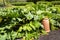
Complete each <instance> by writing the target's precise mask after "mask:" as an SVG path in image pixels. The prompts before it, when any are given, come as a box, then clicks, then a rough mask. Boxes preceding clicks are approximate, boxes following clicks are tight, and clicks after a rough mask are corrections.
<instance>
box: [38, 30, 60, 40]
mask: <svg viewBox="0 0 60 40" xmlns="http://www.w3.org/2000/svg"><path fill="white" fill-rule="evenodd" d="M39 40H60V30H55V31H51V32H50V33H48V35H41V36H40V37H39Z"/></svg>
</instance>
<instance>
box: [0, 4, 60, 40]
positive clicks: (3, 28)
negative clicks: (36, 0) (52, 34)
mask: <svg viewBox="0 0 60 40" xmlns="http://www.w3.org/2000/svg"><path fill="white" fill-rule="evenodd" d="M45 16H47V17H48V18H49V21H50V25H51V26H50V27H51V30H56V29H59V28H60V20H59V19H60V8H59V7H55V6H52V5H51V6H49V5H47V4H33V5H30V4H29V5H26V6H24V7H12V8H0V40H15V39H19V38H20V39H22V40H34V39H36V40H38V38H39V36H40V35H41V34H43V35H44V34H47V33H46V32H45V30H44V27H43V25H42V22H41V21H42V20H43V18H45Z"/></svg>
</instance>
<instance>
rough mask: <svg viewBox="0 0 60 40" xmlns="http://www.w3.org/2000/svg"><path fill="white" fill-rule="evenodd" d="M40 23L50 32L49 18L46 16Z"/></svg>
mask: <svg viewBox="0 0 60 40" xmlns="http://www.w3.org/2000/svg"><path fill="white" fill-rule="evenodd" d="M42 24H43V26H44V29H45V31H46V32H50V25H49V19H48V18H47V17H46V18H44V19H43V20H42Z"/></svg>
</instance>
